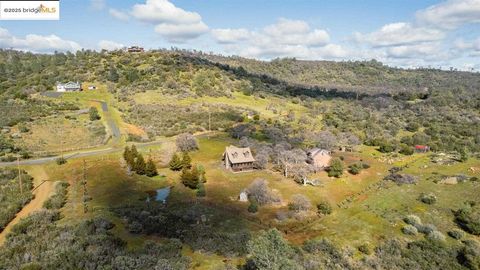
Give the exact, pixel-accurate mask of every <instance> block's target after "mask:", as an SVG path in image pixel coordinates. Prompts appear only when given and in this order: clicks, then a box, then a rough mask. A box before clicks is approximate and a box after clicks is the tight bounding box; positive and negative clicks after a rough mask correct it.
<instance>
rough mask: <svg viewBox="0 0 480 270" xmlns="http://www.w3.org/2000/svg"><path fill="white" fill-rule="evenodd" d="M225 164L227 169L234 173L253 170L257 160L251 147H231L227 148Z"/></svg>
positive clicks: (224, 154)
mask: <svg viewBox="0 0 480 270" xmlns="http://www.w3.org/2000/svg"><path fill="white" fill-rule="evenodd" d="M223 162H224V165H225V168H226V169H228V170H232V171H233V172H242V171H250V170H253V163H254V162H255V159H254V158H253V155H252V151H250V148H249V147H245V148H239V147H235V146H233V145H230V146H227V148H225V152H224V153H223Z"/></svg>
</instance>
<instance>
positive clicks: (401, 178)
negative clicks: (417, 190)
mask: <svg viewBox="0 0 480 270" xmlns="http://www.w3.org/2000/svg"><path fill="white" fill-rule="evenodd" d="M384 180H388V181H393V182H395V183H396V184H397V185H402V184H415V183H416V182H417V179H416V177H414V176H413V175H410V174H399V173H391V174H389V175H387V176H385V178H384Z"/></svg>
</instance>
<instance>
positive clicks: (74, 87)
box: [57, 82, 82, 92]
mask: <svg viewBox="0 0 480 270" xmlns="http://www.w3.org/2000/svg"><path fill="white" fill-rule="evenodd" d="M74 91H82V84H81V83H79V82H67V83H60V82H57V92H74Z"/></svg>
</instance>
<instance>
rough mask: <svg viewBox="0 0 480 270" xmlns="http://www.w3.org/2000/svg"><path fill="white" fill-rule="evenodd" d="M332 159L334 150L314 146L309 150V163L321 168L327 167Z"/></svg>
mask: <svg viewBox="0 0 480 270" xmlns="http://www.w3.org/2000/svg"><path fill="white" fill-rule="evenodd" d="M331 159H332V152H330V151H328V150H325V149H321V148H313V149H310V150H309V151H308V152H307V163H309V164H311V165H313V166H314V167H315V168H316V169H319V170H323V169H326V168H327V167H328V166H329V165H330V160H331Z"/></svg>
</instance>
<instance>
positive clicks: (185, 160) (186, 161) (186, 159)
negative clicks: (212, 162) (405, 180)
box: [182, 152, 192, 169]
mask: <svg viewBox="0 0 480 270" xmlns="http://www.w3.org/2000/svg"><path fill="white" fill-rule="evenodd" d="M182 167H183V168H187V169H190V168H192V158H191V157H190V155H188V152H183V156H182Z"/></svg>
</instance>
